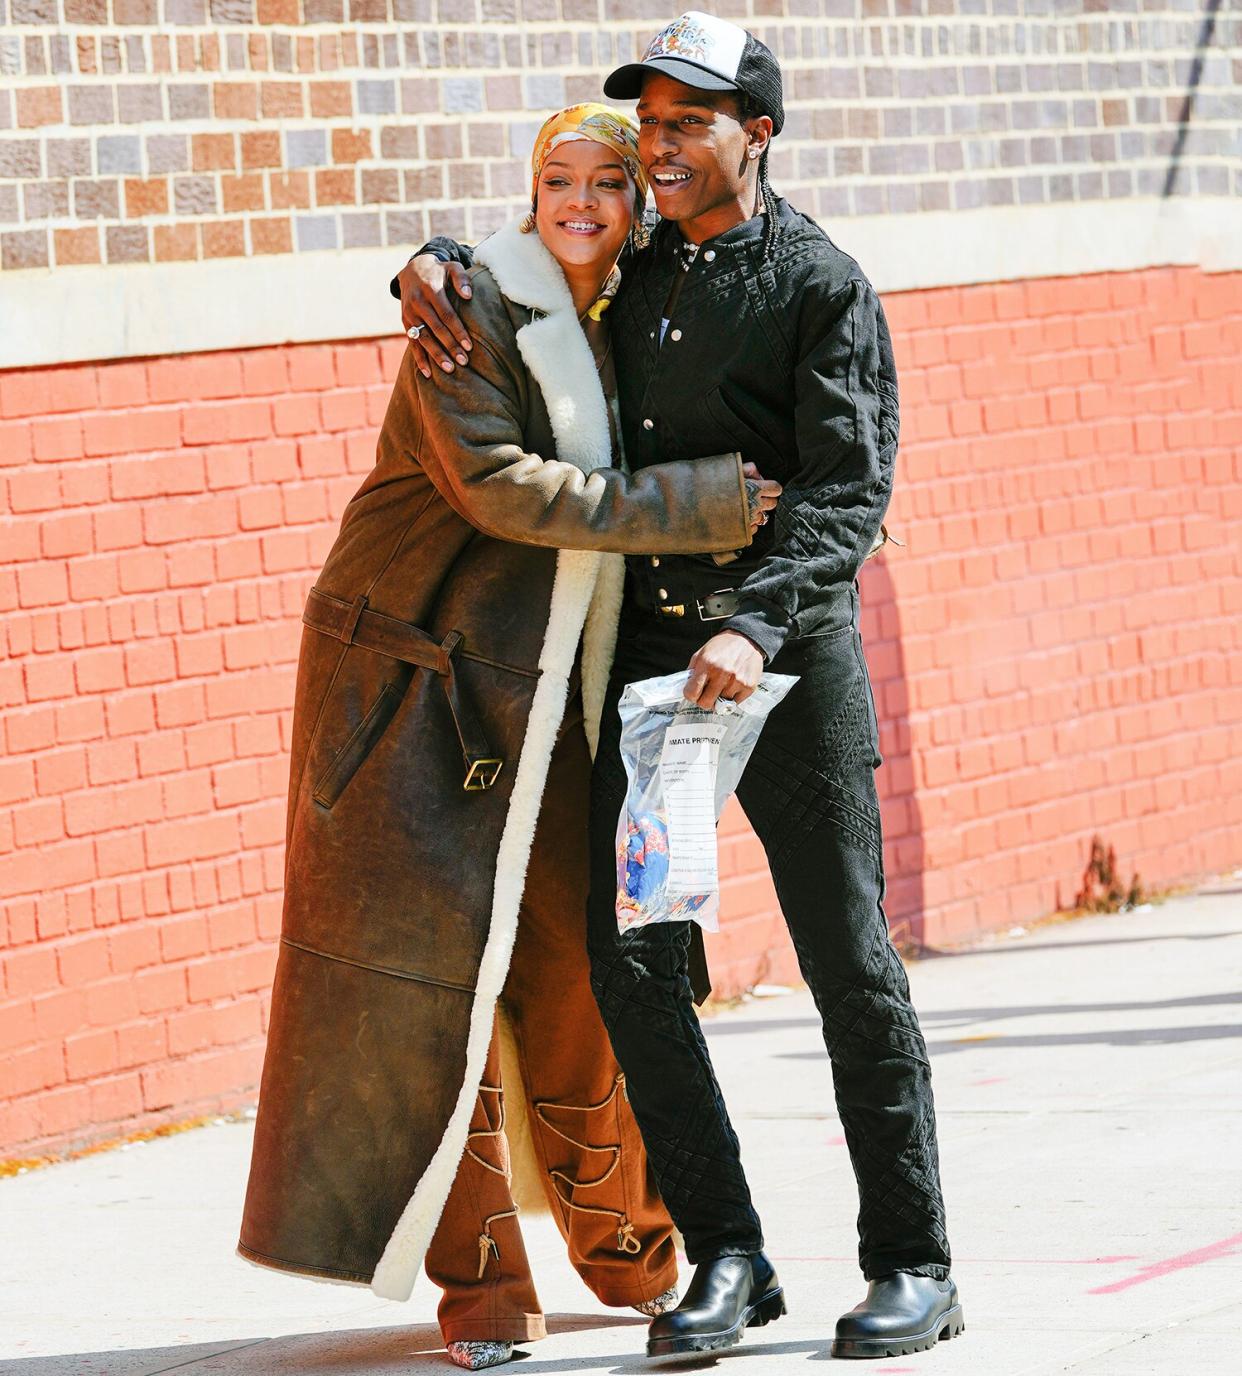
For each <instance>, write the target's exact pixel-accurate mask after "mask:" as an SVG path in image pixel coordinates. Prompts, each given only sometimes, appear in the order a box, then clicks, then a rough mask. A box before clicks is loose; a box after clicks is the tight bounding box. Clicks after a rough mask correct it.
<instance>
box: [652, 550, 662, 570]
mask: <svg viewBox="0 0 1242 1376" xmlns="http://www.w3.org/2000/svg"><path fill="white" fill-rule="evenodd" d="M651 567H652V568H653V569H658V568H659V567H660V561H659V559H658V558H657V557H656V556H655V555H654V554H653V555H652V556H651Z"/></svg>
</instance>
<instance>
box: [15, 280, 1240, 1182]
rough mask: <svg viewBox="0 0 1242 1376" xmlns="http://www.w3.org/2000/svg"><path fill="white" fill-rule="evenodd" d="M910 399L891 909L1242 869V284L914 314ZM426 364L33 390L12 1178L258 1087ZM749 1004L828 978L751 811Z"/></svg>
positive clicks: (745, 919)
mask: <svg viewBox="0 0 1242 1376" xmlns="http://www.w3.org/2000/svg"><path fill="white" fill-rule="evenodd" d="M887 304H888V309H889V313H890V318H891V321H892V324H893V327H894V332H895V338H896V344H897V349H898V356H899V364H900V366H901V371H902V378H903V385H904V408H905V409H904V414H905V434H904V442H903V448H902V456H901V476H900V482H899V487H898V495H897V498H896V500H895V503H894V508H893V512H892V518H891V521H890V525H891V526H892V527H893V528H894V530H895V532H896V533H897V534H898V535H899V536H900V537H901V538H902V539H904V540H905V541H906V542H907V547H906V548H905V549H904V550H896V551H892V552H891V553H890V554H888V555H885V556H884V557H883V558H881V559H880V560H877V561H875V562H874V563H873V564H872V565H869V566H868V569H867V571H866V574H865V576H864V583H865V586H864V601H865V608H866V610H865V623H864V630H865V634H866V639H867V647H868V657H869V660H870V663H871V667H872V671H873V676H874V679H875V684H876V694H877V701H878V705H879V709H880V716H881V719H882V723H883V742H882V743H883V748H884V753H885V755H886V758H887V764H886V767H885V769H884V770H883V771H882V773H881V791H882V795H883V800H884V818H885V826H886V832H887V844H888V856H889V867H890V904H889V912H890V918H891V920H892V922H893V925H894V927H895V928H898V929H900V930H902V931H904V932H906V933H908V934H909V935H911V936H913V937H914V938H916V939H918V940H922V941H925V942H929V943H935V942H940V941H943V940H945V939H951V938H954V937H961V936H964V935H966V934H969V933H971V932H974V931H977V930H980V929H982V928H987V927H996V926H1004V925H1008V924H1009V923H1011V922H1014V921H1021V920H1025V919H1029V918H1034V917H1038V916H1041V915H1043V914H1046V913H1048V912H1049V911H1051V910H1053V909H1055V908H1056V907H1057V906H1058V904H1060V903H1062V902H1068V901H1070V900H1071V899H1072V896H1073V893H1074V890H1075V888H1076V885H1077V879H1078V876H1079V873H1080V871H1081V869H1082V867H1083V864H1084V862H1085V859H1086V854H1087V848H1088V845H1089V841H1090V838H1091V836H1092V834H1093V833H1095V832H1099V833H1100V834H1101V835H1102V836H1103V837H1104V838H1105V840H1106V841H1109V842H1112V843H1113V844H1114V845H1115V846H1116V847H1117V851H1118V854H1119V857H1120V860H1121V862H1122V865H1123V866H1124V867H1125V868H1126V872H1127V875H1128V873H1129V871H1130V869H1132V868H1137V869H1138V870H1139V871H1140V872H1141V873H1142V875H1143V878H1144V879H1145V880H1146V881H1147V882H1148V883H1149V884H1151V885H1155V886H1159V885H1162V884H1164V885H1167V884H1171V883H1174V882H1176V881H1178V880H1181V879H1184V878H1186V877H1189V876H1192V875H1195V874H1198V873H1201V872H1204V871H1210V870H1219V869H1222V868H1225V867H1227V866H1230V865H1232V864H1236V863H1238V862H1239V860H1242V842H1239V840H1238V837H1239V834H1240V829H1239V822H1240V821H1242V766H1239V764H1238V763H1237V761H1238V760H1239V758H1242V684H1240V679H1242V654H1240V653H1239V651H1242V631H1240V629H1239V628H1240V627H1242V620H1240V619H1239V613H1240V612H1242V581H1240V580H1239V577H1238V575H1239V572H1240V571H1242V570H1240V564H1242V554H1240V551H1242V539H1240V537H1242V483H1240V482H1239V479H1240V477H1242V474H1240V472H1239V465H1240V463H1242V373H1240V371H1239V369H1238V366H1237V360H1238V358H1239V356H1240V355H1242V275H1236V274H1235V275H1231V276H1215V277H1210V276H1206V275H1203V274H1201V273H1199V272H1197V271H1194V270H1189V269H1188V270H1155V271H1146V272H1136V273H1129V274H1115V275H1102V276H1097V277H1087V278H1076V279H1068V280H1056V281H1039V282H1029V283H1019V284H1011V285H1002V286H987V287H970V288H964V289H945V290H937V291H929V292H916V293H909V294H905V295H901V296H895V297H891V298H889V299H888V302H887ZM399 354H400V349H399V344H398V343H393V342H385V343H375V342H366V343H344V344H336V345H308V346H297V347H287V348H269V349H256V350H252V351H247V352H242V353H237V354H227V353H221V354H212V355H198V356H187V357H179V358H171V359H152V360H146V361H138V362H127V363H111V364H101V365H98V366H94V365H83V366H76V367H67V368H56V369H47V370H37V371H34V370H32V371H27V372H16V373H10V374H8V375H6V376H4V377H2V378H0V494H2V496H0V513H3V514H0V614H2V616H3V623H2V624H3V633H4V641H3V658H0V905H2V914H3V922H2V924H0V972H2V974H0V978H2V980H3V983H2V984H0V1056H3V1058H4V1061H5V1066H6V1078H5V1086H6V1089H7V1092H8V1095H9V1096H10V1097H9V1098H8V1099H7V1102H5V1103H4V1104H2V1105H0V1148H3V1150H4V1151H5V1152H6V1153H8V1154H19V1155H20V1154H23V1153H30V1152H32V1151H34V1150H37V1149H39V1148H40V1147H43V1146H48V1145H60V1144H65V1143H69V1142H74V1141H83V1140H88V1139H92V1138H98V1137H104V1136H108V1135H111V1134H113V1133H116V1132H119V1131H128V1130H130V1129H132V1128H134V1127H138V1126H144V1125H148V1124H150V1123H151V1122H153V1121H158V1120H165V1119H168V1118H182V1117H189V1116H192V1115H194V1114H196V1113H199V1112H206V1111H211V1110H213V1109H214V1108H216V1107H219V1106H221V1105H227V1104H230V1103H237V1102H241V1101H243V1100H245V1099H247V1098H248V1097H251V1096H253V1093H254V1088H255V1082H256V1078H257V1070H258V1066H259V1061H260V1056H261V1048H262V1036H263V1026H264V1015H265V999H266V991H267V986H268V982H269V980H270V976H271V970H272V964H273V960H274V946H273V938H274V937H275V935H276V932H277V930H278V927H279V916H280V882H281V851H282V846H281V842H282V836H283V817H284V798H283V794H284V788H285V782H286V758H285V753H284V752H285V748H286V742H287V730H288V704H289V702H290V700H291V697H292V690H293V668H294V661H295V657H296V653H297V643H298V632H299V626H298V617H299V615H300V611H301V604H302V599H303V596H304V594H305V590H306V588H307V586H308V585H309V583H310V581H311V579H312V578H313V575H314V571H315V569H316V568H317V567H318V564H319V563H320V561H321V559H322V557H323V555H324V553H325V551H326V549H327V547H328V545H329V544H330V542H331V540H332V536H333V532H334V528H335V521H336V518H337V515H338V514H339V512H340V510H341V508H342V506H343V504H344V502H345V501H346V499H347V498H348V496H349V494H350V493H351V492H352V490H353V489H354V487H355V486H356V485H357V483H358V481H359V477H360V475H361V474H362V473H363V472H365V471H366V469H367V468H368V467H369V466H370V463H371V458H372V452H373V445H374V430H375V426H376V424H377V423H378V421H379V419H380V417H381V415H382V411H383V408H384V406H385V404H386V402H387V396H388V384H387V382H386V381H385V379H386V378H389V377H391V375H392V373H393V370H394V368H395V366H396V362H397V359H398V357H399ZM724 848H725V855H724V870H725V874H726V876H727V877H726V889H727V895H726V907H727V920H726V927H725V930H724V931H723V932H722V933H721V935H720V936H719V937H718V938H716V939H715V941H714V943H713V945H714V953H713V958H714V973H715V975H716V983H717V987H718V989H719V990H720V991H721V992H729V991H730V990H734V989H737V988H740V987H744V986H745V985H747V984H749V983H753V982H754V981H755V980H756V979H767V980H776V981H785V980H789V979H791V978H793V977H794V970H793V967H792V962H791V957H790V954H789V948H788V943H787V940H786V938H785V937H784V935H783V932H782V930H781V926H780V920H779V917H778V915H777V913H776V910H775V905H774V902H773V899H772V896H771V889H770V885H769V883H768V881H767V878H766V875H765V874H764V871H763V865H762V856H761V854H760V853H759V851H758V847H757V845H756V843H755V842H754V841H753V839H751V838H749V837H748V836H747V835H746V833H745V832H744V829H743V828H742V827H741V826H740V824H739V823H738V821H737V818H736V816H735V815H734V814H731V815H730V820H729V822H728V824H727V826H726V835H725V841H724Z"/></svg>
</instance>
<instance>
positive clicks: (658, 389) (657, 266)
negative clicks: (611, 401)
mask: <svg viewBox="0 0 1242 1376" xmlns="http://www.w3.org/2000/svg"><path fill="white" fill-rule="evenodd" d="M774 210H775V214H776V216H777V218H778V233H777V235H776V238H775V241H774V242H773V244H772V245H771V247H770V248H769V250H768V253H767V255H766V256H765V253H764V244H763V240H764V224H765V220H764V217H762V216H759V217H757V218H755V219H752V220H748V221H746V223H744V224H740V225H736V226H735V227H734V228H733V229H730V230H727V231H726V232H725V233H724V234H721V235H719V236H718V237H717V238H715V239H708V240H706V241H705V242H704V243H703V244H702V245H700V248H699V252H698V255H697V257H696V259H695V261H694V264H693V266H692V267H691V269H690V271H689V273H688V275H687V277H686V280H685V282H684V283H683V285H682V290H681V293H680V296H679V297H678V299H677V304H676V308H675V310H674V312H673V316H672V318H671V319H670V321H669V324H668V330H667V333H666V334H665V336H664V343H663V345H662V346H661V344H660V320H661V316H662V314H663V309H664V305H665V302H666V301H667V300H668V296H669V291H670V288H671V286H672V284H673V279H674V274H675V273H678V272H680V271H681V268H680V261H681V257H682V251H683V250H682V246H683V244H684V242H685V241H684V239H683V237H682V235H681V233H680V231H679V230H678V229H677V226H676V225H675V224H672V223H669V222H667V221H665V222H661V223H660V224H658V225H657V227H656V231H655V235H654V239H653V242H652V245H651V247H650V248H649V249H647V250H645V251H643V252H640V253H635V254H632V255H629V256H628V257H627V258H626V259H625V260H624V261H623V262H622V274H623V275H622V284H621V289H620V291H619V292H618V293H617V298H616V301H615V303H614V305H613V307H612V310H611V312H610V314H609V319H610V321H611V324H612V339H613V348H614V350H615V353H616V362H617V386H618V390H619V393H620V401H621V422H622V431H623V435H624V440H625V456H626V461H627V463H628V464H629V466H630V468H631V469H638V468H643V467H645V466H646V465H647V464H652V463H663V462H668V461H671V460H675V459H693V458H696V457H698V456H699V455H701V454H719V453H721V452H722V451H724V450H734V449H735V450H739V451H740V452H741V454H742V456H743V458H744V459H746V460H749V461H753V462H754V463H755V464H756V465H757V466H758V468H759V471H760V473H761V474H762V475H763V476H764V477H765V478H775V479H776V480H777V481H778V482H780V483H781V484H783V486H784V489H785V491H784V495H783V496H782V498H781V500H780V503H779V505H778V506H777V509H776V515H775V519H774V521H773V522H772V523H771V524H770V525H768V526H765V527H764V528H763V529H761V530H760V532H759V535H758V536H757V538H756V539H755V541H754V543H753V544H752V545H751V546H750V548H749V549H747V550H746V551H745V552H744V553H743V555H742V557H741V558H740V559H738V561H737V562H736V563H734V564H730V565H728V566H726V569H724V570H720V572H721V573H722V574H724V575H725V577H722V578H721V579H720V581H721V582H725V581H727V582H728V583H729V584H731V585H734V586H737V587H738V590H739V592H740V593H741V594H742V599H743V600H742V602H741V606H740V610H739V611H738V612H737V613H736V614H735V615H734V616H732V617H730V618H729V619H728V620H727V621H723V622H721V623H720V629H725V628H729V629H733V630H737V631H740V632H742V633H743V634H744V635H745V636H747V638H748V639H750V640H752V641H753V642H754V643H755V644H756V645H758V647H759V648H760V649H761V650H762V651H763V653H764V655H765V656H766V657H767V658H768V659H769V660H770V659H772V657H773V656H774V655H775V654H776V652H777V650H779V649H780V647H781V646H782V645H783V644H784V642H785V640H786V639H787V638H788V637H789V636H791V635H794V636H796V635H798V634H799V633H804V634H805V633H810V632H811V631H812V630H813V628H814V625H815V608H816V606H817V605H818V604H819V603H822V602H823V601H825V600H826V595H827V594H828V592H829V590H830V589H832V588H833V587H835V586H837V585H840V584H842V583H848V582H851V581H853V579H854V578H855V577H856V576H857V574H858V570H859V568H860V566H861V565H862V562H863V559H864V558H865V557H866V555H867V552H868V551H869V550H870V548H871V545H872V542H873V541H874V539H875V537H876V535H877V533H878V532H879V529H880V523H881V521H882V520H883V519H884V513H885V511H886V509H887V507H888V501H889V495H890V493H891V491H892V482H893V462H894V458H895V456H896V452H897V430H898V407H897V375H896V371H895V369H894V366H893V351H892V345H891V342H890V339H889V334H888V326H887V323H886V322H885V319H884V311H883V309H882V308H881V306H880V301H879V298H878V297H877V295H876V293H875V291H874V289H873V288H872V286H871V284H870V283H869V282H868V281H867V279H866V277H865V276H864V275H863V273H862V270H861V269H860V268H859V266H858V264H857V263H855V262H854V260H853V259H852V258H850V257H849V256H848V255H847V254H845V253H843V252H842V251H841V250H840V249H839V248H837V247H836V245H835V244H834V243H833V242H832V241H831V240H830V239H829V238H828V236H827V235H826V234H825V233H824V231H823V230H822V229H820V227H819V226H818V225H817V224H816V223H815V222H814V221H813V220H811V219H809V218H808V217H807V216H805V215H802V214H799V212H798V211H796V210H794V209H793V208H792V207H791V206H790V205H789V204H788V203H787V202H786V201H784V200H781V199H780V198H779V197H778V198H776V201H775V207H774ZM423 251H429V252H432V253H435V254H436V256H437V257H439V258H441V259H443V260H445V261H450V260H452V261H457V262H460V263H464V264H466V265H469V264H470V262H471V261H472V256H473V255H472V254H471V251H470V250H469V249H468V248H465V247H464V246H462V245H460V244H457V243H455V242H454V241H452V240H451V239H443V238H441V239H433V240H432V241H431V243H430V244H428V245H427V246H426V248H425V250H423ZM679 561H680V558H679ZM669 562H670V561H669V560H668V559H667V557H666V558H665V559H664V560H663V561H662V563H663V565H664V568H665V570H666V571H667V572H668V575H669V577H673V576H674V573H673V571H672V570H671V569H669V567H668V566H669ZM684 562H685V563H686V564H688V565H697V566H700V567H706V568H711V567H713V566H712V565H711V561H710V559H708V558H707V557H706V556H687V557H685V559H684Z"/></svg>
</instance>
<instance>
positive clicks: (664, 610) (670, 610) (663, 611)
mask: <svg viewBox="0 0 1242 1376" xmlns="http://www.w3.org/2000/svg"><path fill="white" fill-rule="evenodd" d="M656 611H658V612H659V613H660V615H661V616H685V614H686V604H685V603H684V602H676V603H674V604H673V606H671V607H657V608H656Z"/></svg>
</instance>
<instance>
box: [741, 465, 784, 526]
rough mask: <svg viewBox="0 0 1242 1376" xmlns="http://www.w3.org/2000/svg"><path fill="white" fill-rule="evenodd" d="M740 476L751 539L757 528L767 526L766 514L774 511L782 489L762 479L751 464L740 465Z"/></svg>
mask: <svg viewBox="0 0 1242 1376" xmlns="http://www.w3.org/2000/svg"><path fill="white" fill-rule="evenodd" d="M742 476H743V477H744V478H745V480H746V504H747V516H748V517H749V519H750V534H751V538H752V539H753V538H754V536H755V535H756V533H757V532H758V530H759V527H760V526H763V525H767V523H768V513H769V512H770V511H774V510H775V509H776V502H777V499H778V498H779V497H780V495H781V492H782V491H783V489H782V487H781V485H780V483H777V482H773V481H772V480H771V479H769V478H765V477H763V476H762V475H761V474H760V472H759V470H758V468H756V467H755V465H754V464H753V463H744V464H743V465H742Z"/></svg>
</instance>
